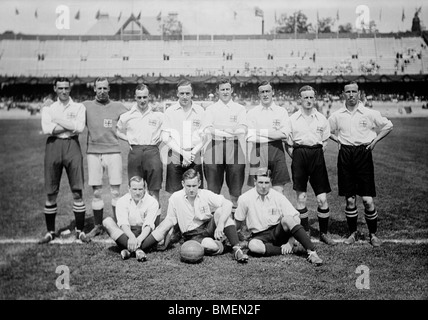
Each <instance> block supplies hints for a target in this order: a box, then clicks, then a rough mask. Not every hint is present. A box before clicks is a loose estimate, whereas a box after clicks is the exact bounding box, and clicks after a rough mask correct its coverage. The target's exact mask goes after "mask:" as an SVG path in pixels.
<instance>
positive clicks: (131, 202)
mask: <svg viewBox="0 0 428 320" xmlns="http://www.w3.org/2000/svg"><path fill="white" fill-rule="evenodd" d="M128 195H129V203H130V204H132V205H135V206H137V207H138V206H140V205H141V204H142V203H143V202H144V201H145V200H146V198H147V190H146V193H145V194H144V197H143V198H142V199H141V200H140V201H138V203H135V201H134V199H132V196H131V194H130V193H128Z"/></svg>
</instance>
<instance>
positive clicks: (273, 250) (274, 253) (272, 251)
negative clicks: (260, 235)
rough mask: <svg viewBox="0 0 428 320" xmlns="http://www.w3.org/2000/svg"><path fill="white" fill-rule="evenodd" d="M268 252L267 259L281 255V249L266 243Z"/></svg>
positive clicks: (266, 253)
mask: <svg viewBox="0 0 428 320" xmlns="http://www.w3.org/2000/svg"><path fill="white" fill-rule="evenodd" d="M265 247H266V252H265V254H264V256H265V257H270V256H277V255H280V254H281V247H278V246H274V245H273V244H272V243H265Z"/></svg>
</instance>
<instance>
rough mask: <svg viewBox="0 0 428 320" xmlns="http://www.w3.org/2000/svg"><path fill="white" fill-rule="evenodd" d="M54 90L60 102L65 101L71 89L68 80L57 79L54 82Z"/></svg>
mask: <svg viewBox="0 0 428 320" xmlns="http://www.w3.org/2000/svg"><path fill="white" fill-rule="evenodd" d="M54 91H55V92H56V94H57V96H58V99H59V101H62V102H65V101H67V100H68V99H69V98H70V91H71V88H70V82H67V81H63V82H60V81H58V82H57V83H56V84H55V87H54Z"/></svg>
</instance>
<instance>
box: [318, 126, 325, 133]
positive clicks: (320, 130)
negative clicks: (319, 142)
mask: <svg viewBox="0 0 428 320" xmlns="http://www.w3.org/2000/svg"><path fill="white" fill-rule="evenodd" d="M323 132H324V128H323V127H317V133H318V134H320V135H322V134H323Z"/></svg>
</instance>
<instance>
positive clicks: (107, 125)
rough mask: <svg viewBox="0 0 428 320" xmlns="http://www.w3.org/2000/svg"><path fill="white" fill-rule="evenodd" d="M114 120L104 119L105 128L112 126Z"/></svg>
mask: <svg viewBox="0 0 428 320" xmlns="http://www.w3.org/2000/svg"><path fill="white" fill-rule="evenodd" d="M112 127H113V120H112V119H104V128H112Z"/></svg>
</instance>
